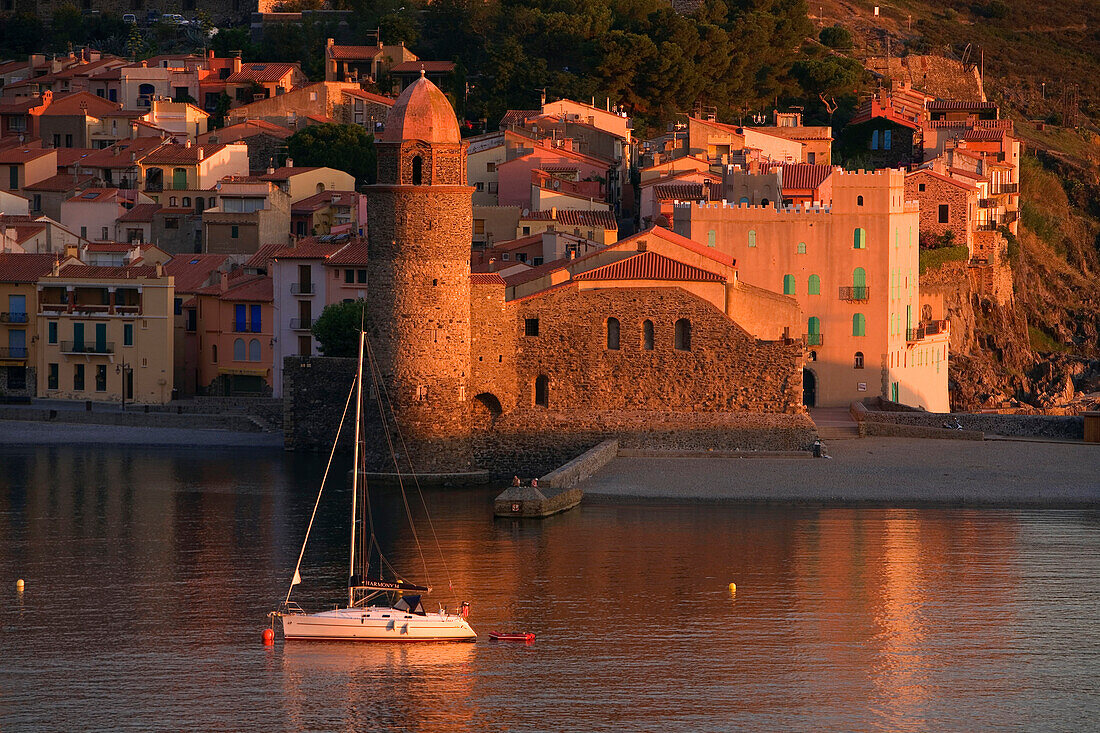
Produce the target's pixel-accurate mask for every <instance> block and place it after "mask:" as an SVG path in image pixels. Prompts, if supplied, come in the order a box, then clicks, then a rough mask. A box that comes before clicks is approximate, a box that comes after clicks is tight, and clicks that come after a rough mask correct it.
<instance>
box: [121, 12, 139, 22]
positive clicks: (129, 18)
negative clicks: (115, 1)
mask: <svg viewBox="0 0 1100 733" xmlns="http://www.w3.org/2000/svg"><path fill="white" fill-rule="evenodd" d="M122 22H123V23H126V24H128V25H137V16H136V15H134V14H133V13H123V14H122Z"/></svg>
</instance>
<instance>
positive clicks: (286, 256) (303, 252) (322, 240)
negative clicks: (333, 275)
mask: <svg viewBox="0 0 1100 733" xmlns="http://www.w3.org/2000/svg"><path fill="white" fill-rule="evenodd" d="M347 243H348V237H343V236H333V235H327V236H326V235H322V236H320V237H305V238H303V239H300V240H298V242H297V243H295V244H294V245H293V246H291V247H283V248H282V249H280V250H277V251H276V252H275V253H274V254H272V255H271V256H272V257H273V258H274V259H278V260H327V259H328V258H330V257H332V256H333V255H334V254H336V253H337V252H339V251H340V250H341V249H343V248H344V247H345V246H346V245H347Z"/></svg>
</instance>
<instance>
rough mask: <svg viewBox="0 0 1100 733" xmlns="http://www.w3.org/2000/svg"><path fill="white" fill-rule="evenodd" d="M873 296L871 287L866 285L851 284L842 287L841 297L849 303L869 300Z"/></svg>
mask: <svg viewBox="0 0 1100 733" xmlns="http://www.w3.org/2000/svg"><path fill="white" fill-rule="evenodd" d="M870 297H871V289H870V288H869V287H867V286H866V285H850V286H845V287H842V288H841V289H840V299H841V300H846V301H848V302H849V303H854V302H857V301H863V300H868V299H869V298H870Z"/></svg>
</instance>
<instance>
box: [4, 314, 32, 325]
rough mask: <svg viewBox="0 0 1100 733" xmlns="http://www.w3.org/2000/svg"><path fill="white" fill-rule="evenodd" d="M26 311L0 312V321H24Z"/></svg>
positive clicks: (25, 319)
mask: <svg viewBox="0 0 1100 733" xmlns="http://www.w3.org/2000/svg"><path fill="white" fill-rule="evenodd" d="M26 322H27V314H26V313H0V323H26Z"/></svg>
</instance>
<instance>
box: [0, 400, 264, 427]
mask: <svg viewBox="0 0 1100 733" xmlns="http://www.w3.org/2000/svg"><path fill="white" fill-rule="evenodd" d="M0 420H23V421H30V422H58V423H72V424H79V425H88V426H92V425H117V426H127V427H139V428H179V429H191V430H233V431H236V432H241V433H259V432H263V426H261V425H260V423H258V422H256V421H255V420H253V419H251V418H250V417H249V416H248V415H233V414H229V415H207V414H204V415H199V414H194V413H183V414H177V413H173V412H156V411H152V412H145V411H144V410H142V409H141V408H135V409H134V410H133V411H131V412H117V411H114V412H108V411H96V410H69V409H53V408H49V407H25V406H23V407H12V406H5V407H0Z"/></svg>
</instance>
